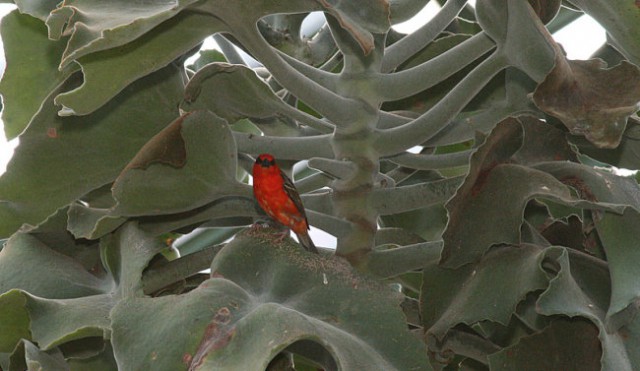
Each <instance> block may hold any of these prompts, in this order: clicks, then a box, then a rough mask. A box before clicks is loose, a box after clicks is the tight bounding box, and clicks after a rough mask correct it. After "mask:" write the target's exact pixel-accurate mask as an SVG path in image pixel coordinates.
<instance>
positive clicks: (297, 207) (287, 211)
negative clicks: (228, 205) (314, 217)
mask: <svg viewBox="0 0 640 371" xmlns="http://www.w3.org/2000/svg"><path fill="white" fill-rule="evenodd" d="M253 194H254V195H255V196H256V200H258V204H259V205H260V207H261V208H262V210H264V211H265V212H266V213H267V215H269V216H270V217H271V218H273V219H275V220H276V221H278V222H279V223H281V224H283V225H285V226H286V227H288V228H290V229H291V230H293V232H294V233H295V234H296V236H298V240H300V243H301V244H302V246H303V247H304V248H305V249H306V250H308V251H311V252H313V253H316V254H317V253H318V249H316V246H315V245H314V244H313V241H312V240H311V237H309V222H308V221H307V215H306V213H305V212H304V206H303V205H302V200H300V195H299V194H298V191H297V190H296V187H295V186H294V185H293V182H292V181H291V179H289V177H287V175H286V174H285V173H284V172H283V171H282V170H281V169H280V168H279V167H278V165H277V164H276V160H275V158H274V157H273V156H272V155H270V154H268V153H263V154H261V155H260V156H258V158H256V162H255V164H253Z"/></svg>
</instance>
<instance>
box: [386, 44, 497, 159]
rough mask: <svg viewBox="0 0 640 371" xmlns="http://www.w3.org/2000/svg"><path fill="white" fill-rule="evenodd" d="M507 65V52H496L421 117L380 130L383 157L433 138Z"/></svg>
mask: <svg viewBox="0 0 640 371" xmlns="http://www.w3.org/2000/svg"><path fill="white" fill-rule="evenodd" d="M506 67H507V62H506V60H505V58H504V55H503V54H502V53H500V51H496V52H495V53H493V54H492V55H491V56H490V57H489V58H487V59H485V60H484V61H482V63H480V64H479V65H478V66H477V67H476V68H475V69H473V71H471V73H469V74H468V75H467V76H466V77H465V78H464V79H463V80H462V81H461V82H460V83H459V84H458V85H456V87H455V88H453V90H451V91H450V92H449V93H448V94H447V95H446V96H445V97H444V98H443V99H442V100H440V101H439V102H438V103H437V104H436V105H435V106H433V108H431V109H430V110H429V111H427V112H426V113H424V114H423V115H421V116H420V117H419V118H417V119H416V120H413V121H411V122H410V123H408V124H405V125H402V126H398V127H396V128H392V129H387V130H378V133H379V136H378V140H377V141H376V144H375V147H376V150H377V151H378V153H380V155H381V156H390V155H395V154H398V153H400V152H404V151H406V150H407V148H411V147H413V146H416V145H419V144H421V143H423V142H425V141H427V140H429V139H431V138H433V137H434V136H435V135H436V134H438V132H440V131H441V130H442V129H444V128H445V127H447V125H449V123H450V122H451V120H453V118H454V117H456V115H458V113H460V111H461V110H462V109H463V108H464V107H465V106H466V105H467V104H468V103H469V102H470V101H471V99H473V97H475V96H476V95H477V94H478V92H480V90H482V88H483V87H484V86H485V85H486V84H487V83H488V82H489V81H490V80H491V79H492V78H493V76H495V75H496V74H497V73H498V72H500V71H501V70H503V69H504V68H506Z"/></svg>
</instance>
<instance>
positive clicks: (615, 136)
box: [533, 55, 640, 148]
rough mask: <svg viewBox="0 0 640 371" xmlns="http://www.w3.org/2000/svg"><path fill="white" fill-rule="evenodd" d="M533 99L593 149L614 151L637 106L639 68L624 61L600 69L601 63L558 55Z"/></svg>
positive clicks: (602, 63) (639, 100) (638, 98)
mask: <svg viewBox="0 0 640 371" xmlns="http://www.w3.org/2000/svg"><path fill="white" fill-rule="evenodd" d="M533 99H534V101H535V103H536V105H537V106H538V107H539V108H540V109H541V110H543V111H545V112H547V113H548V114H550V115H552V116H555V117H557V118H559V119H560V120H562V122H563V123H564V124H565V126H567V128H568V129H569V130H570V131H571V133H573V134H580V135H584V136H585V137H586V138H587V139H588V140H589V141H590V142H592V143H593V144H595V145H596V146H597V147H603V148H615V147H617V146H618V145H619V144H620V140H621V138H622V133H623V132H624V130H625V128H626V126H627V119H628V118H629V116H631V115H632V114H634V113H635V112H636V111H637V110H638V108H639V107H640V69H639V68H638V67H637V66H635V65H633V64H630V63H628V62H622V63H621V64H620V65H618V66H616V67H613V68H611V69H604V62H602V61H601V60H596V59H594V60H590V61H569V60H566V59H565V58H564V56H562V55H559V56H558V57H556V66H555V67H554V68H553V70H552V71H551V72H550V73H549V75H547V77H546V78H545V80H544V81H543V82H542V83H541V84H540V85H539V86H538V87H537V88H536V91H535V93H534V94H533Z"/></svg>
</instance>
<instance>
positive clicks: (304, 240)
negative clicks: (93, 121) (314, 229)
mask: <svg viewBox="0 0 640 371" xmlns="http://www.w3.org/2000/svg"><path fill="white" fill-rule="evenodd" d="M296 236H298V240H299V241H300V244H301V245H302V247H304V248H305V250H307V251H310V252H312V253H314V254H317V253H318V249H317V248H316V245H315V244H314V243H313V240H312V239H311V237H310V236H309V233H307V232H306V231H305V233H296Z"/></svg>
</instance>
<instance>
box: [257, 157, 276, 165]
mask: <svg viewBox="0 0 640 371" xmlns="http://www.w3.org/2000/svg"><path fill="white" fill-rule="evenodd" d="M256 164H260V166H262V167H271V166H274V165H275V164H276V160H269V159H268V158H260V157H258V158H257V159H256Z"/></svg>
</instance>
